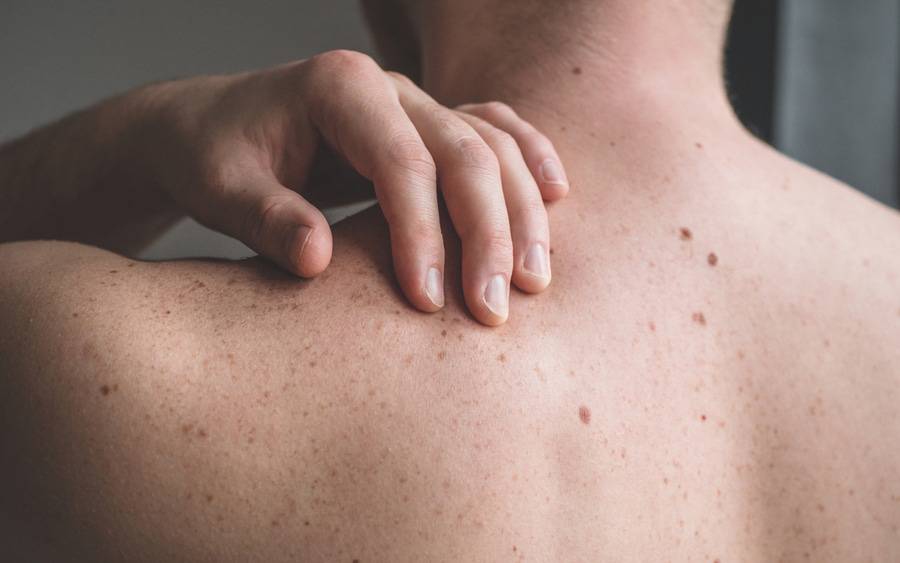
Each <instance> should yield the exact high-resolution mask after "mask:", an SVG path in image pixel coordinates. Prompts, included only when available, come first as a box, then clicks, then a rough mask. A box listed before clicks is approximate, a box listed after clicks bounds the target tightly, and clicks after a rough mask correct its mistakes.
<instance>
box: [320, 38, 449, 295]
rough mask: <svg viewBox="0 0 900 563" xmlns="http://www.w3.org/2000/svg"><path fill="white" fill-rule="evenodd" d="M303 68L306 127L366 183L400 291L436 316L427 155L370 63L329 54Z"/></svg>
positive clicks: (433, 189) (438, 252)
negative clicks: (383, 224) (385, 230)
mask: <svg viewBox="0 0 900 563" xmlns="http://www.w3.org/2000/svg"><path fill="white" fill-rule="evenodd" d="M306 64H307V65H308V66H307V72H308V74H307V80H305V81H304V85H303V86H304V100H305V101H306V103H307V104H308V110H309V118H310V120H311V121H312V123H313V125H314V126H315V127H316V129H317V130H318V131H320V132H321V134H322V136H323V137H324V138H325V140H326V141H327V142H328V143H329V144H330V145H331V146H332V147H333V148H334V149H335V150H336V151H337V152H338V153H339V154H341V155H342V156H343V157H344V158H346V159H347V160H348V161H349V162H350V164H351V165H352V166H353V168H355V169H356V171H357V172H359V173H360V174H361V175H363V176H365V177H366V178H368V179H369V180H371V181H372V182H373V183H374V185H375V194H376V196H377V198H378V202H379V204H380V205H381V208H382V211H383V212H384V216H385V218H386V219H387V222H388V226H389V229H390V236H391V251H392V255H393V260H394V269H395V271H396V274H397V280H398V282H399V284H400V287H401V289H402V290H403V292H404V294H405V295H406V297H407V298H408V299H409V300H410V302H411V303H412V304H413V305H414V306H415V307H416V308H418V309H420V310H422V311H426V312H433V311H437V310H438V309H440V308H441V307H443V305H444V276H443V272H444V242H443V238H442V235H441V227H440V218H439V213H438V202H437V171H436V168H435V164H434V160H433V159H432V158H431V154H430V153H429V151H428V149H427V148H426V147H425V144H424V143H423V142H422V139H421V137H420V136H419V133H418V131H417V130H416V128H415V126H414V125H413V123H412V122H411V121H410V119H409V117H407V115H406V112H405V111H404V110H403V108H402V107H401V105H400V102H399V99H398V96H397V92H396V90H395V89H394V88H393V86H392V85H391V83H390V82H389V79H388V78H387V77H386V76H385V74H384V72H383V71H382V70H381V68H380V67H379V66H378V65H377V63H375V62H374V61H373V60H372V59H371V58H369V57H367V56H366V55H363V54H360V53H353V52H350V51H332V52H329V53H325V54H323V55H319V56H317V57H314V58H313V59H310V60H309V61H308V62H307V63H306Z"/></svg>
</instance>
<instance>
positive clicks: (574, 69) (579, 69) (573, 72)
mask: <svg viewBox="0 0 900 563" xmlns="http://www.w3.org/2000/svg"><path fill="white" fill-rule="evenodd" d="M572 74H574V75H576V76H577V75H579V74H581V67H580V66H576V67H575V68H573V69H572Z"/></svg>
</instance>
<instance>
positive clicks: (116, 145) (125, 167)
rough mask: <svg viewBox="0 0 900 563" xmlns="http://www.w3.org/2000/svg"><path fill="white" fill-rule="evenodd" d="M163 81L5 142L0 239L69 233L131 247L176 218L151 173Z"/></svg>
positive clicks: (0, 160) (0, 165)
mask: <svg viewBox="0 0 900 563" xmlns="http://www.w3.org/2000/svg"><path fill="white" fill-rule="evenodd" d="M161 90H162V87H161V86H149V87H145V88H141V89H138V90H135V91H133V92H129V93H128V94H125V95H122V96H119V97H116V98H113V99H110V100H107V101H105V102H103V103H101V104H98V105H96V106H94V107H91V108H89V109H87V110H83V111H80V112H78V113H75V114H72V115H70V116H68V117H66V118H64V119H62V120H60V121H59V122H57V123H54V124H52V125H49V126H46V127H43V128H41V129H38V130H36V131H34V132H32V133H30V134H28V135H27V136H25V137H23V138H21V139H18V140H15V141H12V142H9V143H6V144H4V145H2V146H0V242H8V241H15V240H29V239H48V238H52V239H64V240H75V241H79V242H85V243H89V244H96V245H99V246H103V247H107V248H111V249H114V250H118V251H123V252H129V251H134V250H137V249H138V248H140V246H142V245H143V244H145V243H146V242H148V241H149V240H150V239H152V237H153V236H154V235H155V234H157V233H158V231H159V230H160V229H161V228H164V227H165V226H166V225H167V224H168V223H169V222H171V221H172V220H173V219H174V218H175V217H176V214H175V213H174V206H173V205H172V203H171V202H170V201H168V198H167V197H166V196H165V195H164V192H163V191H162V190H160V189H159V186H157V185H155V184H157V182H158V181H157V180H156V179H155V178H156V177H157V175H156V174H153V173H151V172H150V170H151V167H152V166H153V163H152V162H150V161H151V160H152V158H153V156H152V152H151V151H149V150H147V149H146V148H145V147H149V146H152V143H153V140H152V137H153V134H154V123H153V119H154V117H153V116H155V114H156V113H157V111H158V110H157V104H158V101H159V100H158V98H159V95H158V92H160V91H161Z"/></svg>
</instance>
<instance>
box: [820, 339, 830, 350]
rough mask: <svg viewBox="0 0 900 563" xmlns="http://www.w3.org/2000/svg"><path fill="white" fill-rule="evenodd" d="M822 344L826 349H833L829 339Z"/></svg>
mask: <svg viewBox="0 0 900 563" xmlns="http://www.w3.org/2000/svg"><path fill="white" fill-rule="evenodd" d="M822 344H824V345H825V347H826V348H830V347H831V341H830V340H828V339H827V338H826V339H825V340H824V341H823V342H822Z"/></svg>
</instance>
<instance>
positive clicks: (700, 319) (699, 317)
mask: <svg viewBox="0 0 900 563" xmlns="http://www.w3.org/2000/svg"><path fill="white" fill-rule="evenodd" d="M691 318H692V319H694V322H695V323H697V324H698V325H701V326H706V316H705V315H704V314H703V313H694V314H693V316H692V317H691Z"/></svg>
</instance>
